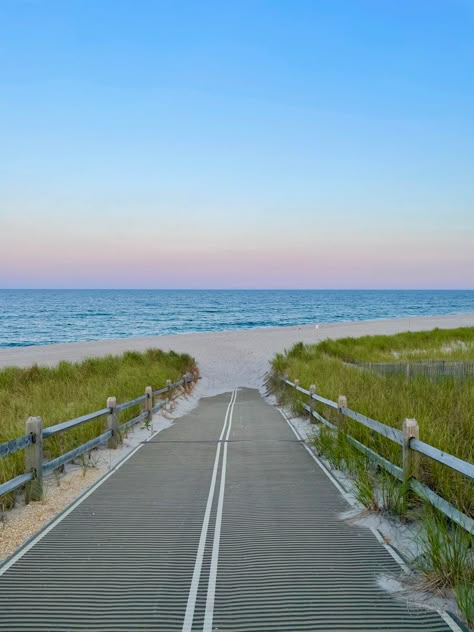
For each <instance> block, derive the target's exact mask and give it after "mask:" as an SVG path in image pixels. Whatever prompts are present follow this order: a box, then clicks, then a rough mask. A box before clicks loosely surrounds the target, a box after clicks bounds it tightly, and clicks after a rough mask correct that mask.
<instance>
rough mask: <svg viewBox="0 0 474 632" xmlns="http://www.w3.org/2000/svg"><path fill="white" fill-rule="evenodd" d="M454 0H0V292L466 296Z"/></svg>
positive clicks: (464, 165) (468, 275)
mask: <svg viewBox="0 0 474 632" xmlns="http://www.w3.org/2000/svg"><path fill="white" fill-rule="evenodd" d="M473 32H474V0H288V1H286V0H285V1H281V0H238V1H235V2H222V1H220V2H208V1H206V0H199V2H197V1H196V0H193V1H189V2H185V1H179V0H174V1H169V2H168V1H166V2H165V1H161V0H156V1H147V0H140V1H139V2H135V1H123V0H113V1H108V0H68V2H64V1H63V0H59V1H52V0H0V147H1V151H0V287H3V288H464V289H470V288H473V289H474V37H473V35H472V34H473Z"/></svg>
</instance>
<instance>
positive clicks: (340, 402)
mask: <svg viewBox="0 0 474 632" xmlns="http://www.w3.org/2000/svg"><path fill="white" fill-rule="evenodd" d="M341 408H347V397H346V396H345V395H339V397H338V398H337V423H338V426H341V425H342V423H343V422H344V415H343V414H342V412H341Z"/></svg>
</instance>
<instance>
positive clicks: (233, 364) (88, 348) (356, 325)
mask: <svg viewBox="0 0 474 632" xmlns="http://www.w3.org/2000/svg"><path fill="white" fill-rule="evenodd" d="M462 326H474V313H471V314H459V315H454V316H422V317H414V318H397V319H391V320H372V321H360V322H353V323H328V324H324V323H322V324H319V328H318V329H316V328H315V325H304V326H298V327H269V328H261V329H249V330H236V331H221V332H215V333H200V334H179V335H174V336H147V337H145V338H124V339H114V340H101V341H96V342H74V343H67V344H53V345H44V346H36V347H16V348H13V349H11V348H9V349H0V367H1V366H13V365H15V366H30V365H32V364H34V363H37V364H40V365H49V366H52V365H55V364H57V363H58V362H60V361H61V360H70V361H78V360H83V359H84V358H87V357H90V356H101V355H106V354H110V353H111V354H118V353H122V352H124V351H128V350H137V351H142V350H144V349H147V348H149V347H159V348H161V349H163V350H169V349H174V350H175V351H177V352H186V353H190V354H191V355H193V356H194V357H195V358H196V360H197V362H198V364H199V368H200V371H201V375H202V380H201V381H200V383H199V385H198V387H197V390H196V396H197V397H203V396H206V395H215V394H218V393H222V392H226V391H229V390H231V389H232V388H233V387H234V386H247V387H251V388H261V386H262V379H263V376H264V375H265V373H266V371H267V370H268V367H269V361H270V359H271V358H272V357H273V355H274V354H275V353H276V352H281V351H284V349H286V348H289V347H291V346H292V345H293V344H295V343H296V342H299V341H303V342H305V343H311V342H318V341H320V340H323V339H325V338H343V337H345V336H355V337H357V336H364V335H367V334H394V333H397V332H401V331H408V330H411V331H419V330H428V329H433V328H434V327H444V328H453V327H462ZM153 386H155V385H153Z"/></svg>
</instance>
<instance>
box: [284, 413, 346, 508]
mask: <svg viewBox="0 0 474 632" xmlns="http://www.w3.org/2000/svg"><path fill="white" fill-rule="evenodd" d="M277 410H278V412H279V413H280V414H281V416H282V417H283V419H284V420H285V421H286V423H287V424H288V425H289V426H290V428H291V429H292V430H293V432H294V434H295V436H296V437H298V439H299V440H300V441H303V446H304V448H305V450H306V451H307V452H308V453H309V455H310V456H311V458H312V459H313V460H314V461H316V463H317V464H318V465H319V467H320V468H321V469H322V471H323V472H324V473H325V474H326V476H327V477H328V478H329V480H330V481H331V483H332V484H333V485H335V486H336V487H337V489H338V490H339V491H340V493H341V494H342V496H344V498H345V499H346V500H347V502H348V503H350V504H351V505H352V504H353V503H352V502H351V500H349V498H350V497H349V494H348V493H347V492H346V490H345V489H344V488H343V487H342V485H341V484H340V483H339V481H338V480H337V479H336V478H335V477H334V476H333V475H332V474H331V472H329V470H328V469H327V468H326V467H325V466H324V465H323V463H321V461H320V460H319V459H318V457H317V456H316V455H315V454H314V452H313V451H312V450H311V448H310V447H309V446H307V445H306V443H305V441H304V439H303V437H302V436H301V435H300V433H299V432H298V431H297V430H296V428H295V427H294V426H293V424H292V423H291V421H290V420H289V419H288V417H287V416H286V415H285V413H284V412H283V411H282V409H281V408H277Z"/></svg>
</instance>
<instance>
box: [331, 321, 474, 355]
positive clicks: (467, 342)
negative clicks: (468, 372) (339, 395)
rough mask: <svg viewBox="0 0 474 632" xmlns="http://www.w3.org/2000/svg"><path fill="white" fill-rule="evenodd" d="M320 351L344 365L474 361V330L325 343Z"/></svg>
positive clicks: (361, 338)
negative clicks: (349, 363) (348, 363)
mask: <svg viewBox="0 0 474 632" xmlns="http://www.w3.org/2000/svg"><path fill="white" fill-rule="evenodd" d="M319 351H320V352H321V353H325V354H327V355H329V356H331V357H333V358H338V359H339V360H342V361H344V362H407V361H422V360H447V361H449V360H455V361H470V360H474V327H458V328H456V329H439V328H438V329H433V330H431V331H407V332H403V333H400V334H396V335H393V336H362V337H360V338H341V339H339V340H325V341H323V342H321V343H320V344H319Z"/></svg>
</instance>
